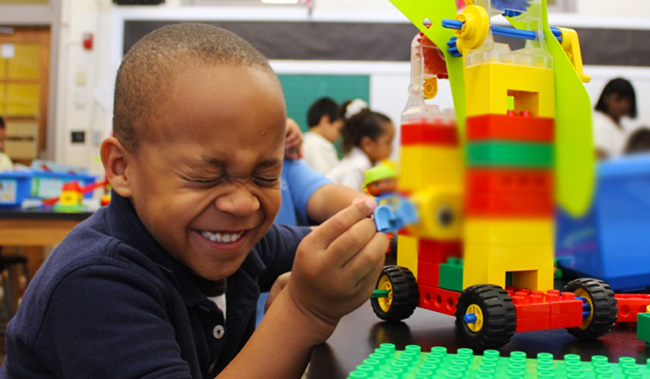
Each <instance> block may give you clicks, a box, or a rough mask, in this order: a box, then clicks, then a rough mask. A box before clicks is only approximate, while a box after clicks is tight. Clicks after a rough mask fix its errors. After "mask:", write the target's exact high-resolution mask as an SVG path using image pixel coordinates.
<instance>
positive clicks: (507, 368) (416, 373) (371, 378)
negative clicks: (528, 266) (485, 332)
mask: <svg viewBox="0 0 650 379" xmlns="http://www.w3.org/2000/svg"><path fill="white" fill-rule="evenodd" d="M648 377H650V362H647V363H646V362H644V363H641V364H638V363H636V360H635V359H634V358H629V357H622V358H620V359H619V361H618V363H613V362H609V361H608V359H607V357H605V356H598V355H597V356H593V357H591V360H590V361H588V362H583V361H581V360H580V356H579V355H575V354H566V355H565V356H564V357H563V359H562V360H554V359H553V355H552V354H550V353H539V354H537V356H536V357H535V358H528V357H526V353H523V352H521V351H513V352H512V353H510V356H509V357H502V356H500V354H499V352H498V351H497V350H486V351H484V352H483V355H474V352H473V351H472V349H458V351H457V352H456V354H451V353H449V352H447V349H446V348H444V347H434V348H432V349H431V352H428V353H426V352H423V351H422V349H421V348H420V346H417V345H409V346H406V348H405V350H404V351H397V350H395V345H392V344H382V345H381V346H380V347H378V348H377V349H375V352H374V353H372V354H370V356H369V357H368V359H366V360H364V361H363V364H361V365H359V366H358V367H357V369H356V370H355V371H353V372H352V373H350V375H349V376H348V379H353V378H366V379H398V378H399V379H425V378H426V379H446V378H454V379H456V378H457V379H461V378H468V379H469V378H472V379H474V378H476V379H506V378H508V379H518V378H522V379H524V378H526V379H538V378H539V379H542V378H557V379H565V378H566V379H569V378H571V379H613V378H621V379H623V378H648Z"/></svg>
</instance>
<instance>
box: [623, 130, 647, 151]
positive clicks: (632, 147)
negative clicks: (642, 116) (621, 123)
mask: <svg viewBox="0 0 650 379" xmlns="http://www.w3.org/2000/svg"><path fill="white" fill-rule="evenodd" d="M640 153H646V154H647V153H650V128H648V127H646V126H642V127H640V128H639V129H637V130H635V131H634V132H633V133H632V134H630V138H628V140H627V145H626V147H625V154H640Z"/></svg>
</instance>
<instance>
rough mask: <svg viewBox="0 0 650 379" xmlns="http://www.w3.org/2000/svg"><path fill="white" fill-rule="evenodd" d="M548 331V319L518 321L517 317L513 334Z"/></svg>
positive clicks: (549, 322) (549, 321)
mask: <svg viewBox="0 0 650 379" xmlns="http://www.w3.org/2000/svg"><path fill="white" fill-rule="evenodd" d="M548 329H551V318H550V317H543V318H528V319H523V320H520V319H519V316H518V315H517V328H516V329H515V332H517V333H521V332H533V331H536V330H548Z"/></svg>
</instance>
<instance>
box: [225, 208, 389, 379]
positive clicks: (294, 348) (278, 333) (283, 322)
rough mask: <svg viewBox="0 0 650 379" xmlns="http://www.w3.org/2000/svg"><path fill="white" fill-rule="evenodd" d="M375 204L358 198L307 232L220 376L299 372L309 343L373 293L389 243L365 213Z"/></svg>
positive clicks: (267, 378)
mask: <svg viewBox="0 0 650 379" xmlns="http://www.w3.org/2000/svg"><path fill="white" fill-rule="evenodd" d="M375 207H376V202H375V201H374V200H373V199H368V200H366V201H356V202H355V203H354V204H353V205H351V206H350V207H348V208H346V209H344V210H343V211H341V212H340V213H338V214H337V215H336V216H334V217H332V218H331V219H330V220H328V221H327V222H325V223H324V224H323V225H322V226H320V227H318V228H317V229H316V230H315V231H313V232H312V233H311V234H309V235H308V236H307V237H305V239H304V240H303V242H302V243H301V244H300V246H299V248H298V251H297V253H296V260H295V262H294V266H293V270H292V274H291V278H290V280H289V284H288V286H287V287H286V288H284V289H283V290H282V291H281V292H280V294H279V295H278V297H277V299H276V300H275V301H274V302H273V305H272V306H271V307H270V308H269V311H268V313H267V314H266V315H265V316H264V318H263V319H262V322H261V324H260V325H259V327H258V328H257V330H256V331H255V333H253V335H252V337H251V339H250V340H249V341H248V343H247V344H246V346H244V348H243V349H242V351H241V352H240V353H239V354H238V355H237V357H235V359H234V360H233V361H232V362H231V363H230V364H229V365H228V367H226V369H225V370H224V371H223V372H222V373H221V374H220V375H219V376H218V377H217V378H218V379H226V378H250V379H257V378H260V379H261V378H264V379H276V378H277V379H287V378H300V377H301V375H302V373H303V372H304V369H305V367H306V365H307V363H308V361H309V357H310V354H311V349H312V347H314V346H315V345H317V344H320V343H323V342H325V341H326V340H327V338H329V336H330V335H331V334H332V332H333V331H334V329H335V327H336V325H337V323H338V321H339V320H340V318H341V317H343V316H344V315H345V314H347V313H349V312H351V311H353V310H354V309H356V308H357V307H359V306H360V305H361V304H363V303H364V302H365V301H366V300H367V299H368V298H370V295H371V294H372V291H373V288H374V285H375V282H376V280H377V278H378V277H379V273H380V271H381V267H382V265H383V258H384V252H385V251H386V248H387V245H388V240H387V239H386V236H385V235H383V234H382V233H377V232H376V229H375V225H374V223H373V222H372V220H371V219H370V218H368V216H369V215H370V214H371V213H372V211H373V210H374V209H375Z"/></svg>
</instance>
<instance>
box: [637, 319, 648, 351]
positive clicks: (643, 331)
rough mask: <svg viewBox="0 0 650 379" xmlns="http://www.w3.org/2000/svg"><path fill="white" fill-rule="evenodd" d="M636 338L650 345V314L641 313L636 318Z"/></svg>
mask: <svg viewBox="0 0 650 379" xmlns="http://www.w3.org/2000/svg"><path fill="white" fill-rule="evenodd" d="M636 320H637V324H636V338H638V339H640V340H642V341H644V342H645V343H646V345H648V343H650V313H639V314H637V316H636Z"/></svg>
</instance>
